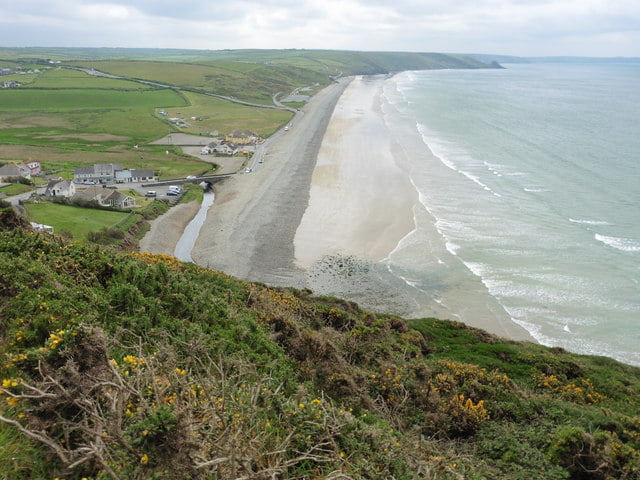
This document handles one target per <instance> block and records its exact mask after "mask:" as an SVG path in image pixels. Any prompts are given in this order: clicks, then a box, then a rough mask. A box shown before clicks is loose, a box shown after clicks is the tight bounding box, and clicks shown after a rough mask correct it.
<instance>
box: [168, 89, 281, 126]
mask: <svg viewBox="0 0 640 480" xmlns="http://www.w3.org/2000/svg"><path fill="white" fill-rule="evenodd" d="M185 97H186V99H187V100H188V101H189V103H190V106H188V107H180V108H171V109H164V110H165V111H166V112H167V113H168V114H169V117H183V118H191V117H196V118H198V120H196V121H193V120H189V121H188V123H189V125H190V127H189V128H184V129H181V131H183V132H186V133H194V134H200V133H205V134H207V133H209V132H216V131H217V132H219V133H220V134H221V135H224V134H225V133H231V132H233V131H234V130H236V129H238V130H251V131H252V132H256V133H257V134H259V135H260V136H262V137H268V136H269V135H271V134H273V133H274V132H275V131H276V130H278V129H279V128H280V127H282V126H283V125H284V124H286V123H287V122H288V121H289V120H290V119H291V117H292V116H293V114H292V113H291V112H289V111H286V110H276V109H273V108H259V107H249V106H246V105H241V104H238V103H233V102H229V101H227V100H223V99H221V98H217V97H212V96H209V95H202V94H198V93H191V92H185Z"/></svg>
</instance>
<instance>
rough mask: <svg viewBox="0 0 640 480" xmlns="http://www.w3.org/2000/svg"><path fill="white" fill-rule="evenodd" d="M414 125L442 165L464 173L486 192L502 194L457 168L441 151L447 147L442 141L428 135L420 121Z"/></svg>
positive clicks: (497, 195)
mask: <svg viewBox="0 0 640 480" xmlns="http://www.w3.org/2000/svg"><path fill="white" fill-rule="evenodd" d="M416 127H417V129H418V131H419V132H420V135H421V136H422V141H423V142H424V143H425V144H426V145H427V147H428V148H429V150H431V153H433V155H434V156H435V157H436V158H438V160H440V162H442V164H443V165H445V166H446V167H448V168H450V169H451V170H453V171H454V172H457V173H460V174H461V175H464V176H465V177H466V178H468V179H469V180H471V181H472V182H473V183H475V184H476V185H478V186H479V187H481V188H482V189H483V190H486V191H487V192H489V193H491V194H492V195H494V196H496V197H501V196H502V195H500V194H499V193H497V192H495V191H493V190H492V189H491V187H489V186H488V185H487V184H485V183H484V182H482V181H481V180H480V179H479V178H478V177H477V176H475V175H473V174H472V173H469V172H467V171H466V170H463V169H461V168H458V166H457V165H456V164H455V163H454V162H453V161H451V159H450V158H448V155H447V154H446V153H443V151H445V152H446V150H447V147H446V146H444V145H443V144H442V143H443V142H439V141H437V140H435V139H433V138H432V137H431V136H429V135H428V133H427V127H426V126H425V125H423V124H422V123H420V122H417V123H416ZM494 173H495V172H494Z"/></svg>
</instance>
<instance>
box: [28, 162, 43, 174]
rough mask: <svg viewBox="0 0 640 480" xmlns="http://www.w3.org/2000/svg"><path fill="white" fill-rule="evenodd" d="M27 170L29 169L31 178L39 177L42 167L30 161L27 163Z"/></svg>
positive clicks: (38, 163)
mask: <svg viewBox="0 0 640 480" xmlns="http://www.w3.org/2000/svg"><path fill="white" fill-rule="evenodd" d="M26 165H27V168H28V169H29V172H30V174H31V176H32V177H33V176H35V175H39V174H40V172H41V171H42V165H40V162H38V161H35V162H34V161H31V162H29V163H27V164H26Z"/></svg>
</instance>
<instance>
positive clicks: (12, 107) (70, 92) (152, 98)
mask: <svg viewBox="0 0 640 480" xmlns="http://www.w3.org/2000/svg"><path fill="white" fill-rule="evenodd" d="M181 103H183V100H182V99H181V98H180V96H179V95H178V94H177V93H176V92H174V91H173V90H167V89H163V90H151V91H121V90H109V89H106V90H102V89H81V88H78V89H75V88H65V89H46V90H36V89H20V88H15V89H3V90H0V105H1V107H0V108H1V109H2V111H21V110H22V111H25V110H31V111H38V112H47V111H55V112H64V111H74V110H93V109H118V108H128V109H135V108H153V107H170V106H175V105H180V104H181Z"/></svg>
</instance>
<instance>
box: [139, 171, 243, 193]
mask: <svg viewBox="0 0 640 480" xmlns="http://www.w3.org/2000/svg"><path fill="white" fill-rule="evenodd" d="M234 175H235V173H219V174H216V175H200V176H197V177H191V176H190V177H184V178H174V179H171V180H162V181H158V182H153V183H143V184H142V186H143V187H158V186H162V185H182V184H185V183H193V184H194V185H200V184H201V183H203V182H204V183H206V184H207V185H206V187H205V190H209V189H210V188H211V187H212V186H213V184H214V183H218V182H220V181H222V180H224V179H225V178H229V177H232V176H234Z"/></svg>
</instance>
